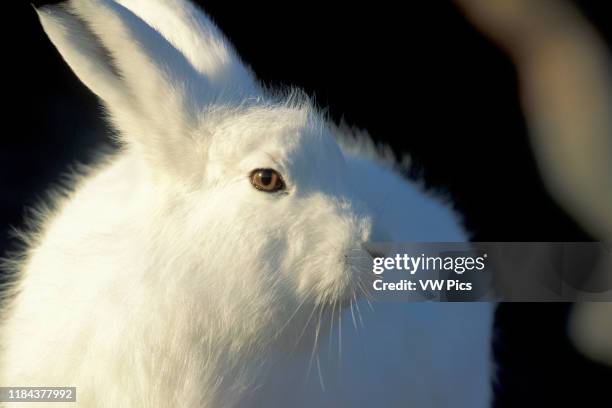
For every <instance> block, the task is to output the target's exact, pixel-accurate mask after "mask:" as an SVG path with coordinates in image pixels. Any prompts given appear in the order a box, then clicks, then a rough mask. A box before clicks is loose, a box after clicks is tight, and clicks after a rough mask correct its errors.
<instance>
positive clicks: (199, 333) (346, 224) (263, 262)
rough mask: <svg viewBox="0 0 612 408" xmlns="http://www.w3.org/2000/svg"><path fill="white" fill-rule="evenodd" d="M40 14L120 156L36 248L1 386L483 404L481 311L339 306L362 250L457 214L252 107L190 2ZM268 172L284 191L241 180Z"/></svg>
mask: <svg viewBox="0 0 612 408" xmlns="http://www.w3.org/2000/svg"><path fill="white" fill-rule="evenodd" d="M119 3H120V4H119ZM38 12H39V15H40V19H41V22H42V24H43V27H44V28H45V31H46V32H47V34H48V35H49V37H50V38H51V40H52V41H53V43H54V44H55V45H56V46H57V48H58V50H59V51H60V53H61V54H62V56H63V57H64V59H65V60H66V62H67V63H68V64H69V65H70V66H71V67H72V69H73V70H74V72H75V73H76V74H77V75H78V76H79V78H80V79H81V80H82V81H83V82H84V83H85V84H86V85H87V86H88V87H89V88H90V89H92V90H93V91H94V92H95V93H96V94H97V95H98V96H99V97H100V98H101V99H102V100H103V102H104V103H105V106H106V108H107V109H108V112H109V116H110V120H111V121H112V123H113V124H114V126H115V128H116V129H117V132H118V136H119V138H120V140H121V141H122V142H123V143H124V147H123V149H122V150H121V151H120V152H119V153H118V154H115V155H112V156H109V157H107V158H106V159H105V160H104V161H102V162H101V163H100V164H99V165H98V166H95V167H94V168H92V169H90V170H89V171H87V172H85V173H84V174H83V175H82V176H81V177H80V178H79V179H78V181H77V182H76V183H75V186H74V188H73V189H71V190H70V192H68V193H67V196H66V197H64V198H63V199H58V200H57V203H56V204H57V207H56V209H55V210H54V211H48V212H47V213H46V214H45V216H44V217H43V218H42V219H41V222H40V225H39V233H38V234H36V235H34V236H32V238H31V239H30V243H29V250H28V252H27V257H26V259H25V260H24V261H23V262H22V263H21V264H20V267H19V270H18V271H17V273H18V282H17V284H16V285H15V287H14V291H15V295H14V298H13V299H12V301H11V304H10V308H9V309H8V314H7V316H6V317H5V321H4V324H3V327H2V371H1V373H0V383H1V384H3V385H16V386H28V385H29V386H76V387H77V388H78V390H77V399H78V402H79V404H78V405H79V406H83V407H174V406H186V407H231V406H272V407H274V406H278V407H284V406H304V407H310V406H412V407H442V406H444V407H446V406H454V407H470V408H472V407H485V406H488V404H489V401H490V395H491V394H490V390H489V388H490V387H489V383H490V381H491V379H490V362H489V360H490V355H489V354H490V343H491V327H492V311H493V306H492V305H489V304H478V303H473V304H430V303H428V304H425V303H421V304H416V303H413V304H405V303H377V304H375V305H374V308H373V310H370V309H369V307H368V305H367V303H366V302H365V301H364V300H363V299H361V298H356V297H355V298H353V295H354V294H359V286H358V283H357V282H359V281H362V280H365V279H367V276H368V270H367V265H368V262H367V260H368V259H370V258H369V256H370V255H369V254H368V253H367V252H366V251H364V249H363V248H362V244H363V243H365V242H368V241H376V240H393V241H397V242H402V241H403V242H406V241H461V240H464V239H465V235H464V233H463V232H462V231H461V229H460V228H459V226H458V224H457V222H456V220H455V217H454V215H453V214H452V211H451V210H449V209H448V208H447V207H446V206H444V205H442V204H439V203H438V202H437V201H436V200H434V199H433V198H431V197H429V196H428V195H426V194H425V193H424V192H423V191H421V190H420V189H418V188H416V187H414V186H411V185H409V184H407V183H406V182H405V181H404V180H403V179H401V178H400V177H399V176H398V175H396V173H395V172H394V171H393V169H392V168H391V167H390V166H389V165H388V160H387V161H385V160H376V159H377V158H380V157H381V156H379V155H375V154H373V153H374V151H373V150H372V149H370V148H367V146H370V145H371V142H367V139H365V138H364V137H363V136H361V139H360V142H359V143H357V144H356V143H355V142H351V141H350V136H346V135H339V134H337V133H338V129H336V128H333V127H331V126H329V125H328V124H327V123H326V122H325V120H324V119H323V118H322V117H321V116H320V115H319V114H318V113H317V112H316V111H314V110H313V109H312V108H311V107H310V106H309V105H308V103H306V102H304V101H301V102H300V101H299V100H298V101H297V102H296V101H295V98H294V99H293V100H292V99H291V98H290V99H289V102H287V101H285V102H283V101H279V99H278V98H277V97H272V96H269V95H265V94H264V93H263V92H262V91H261V90H260V88H259V87H258V86H257V84H256V82H255V81H254V79H253V78H252V76H251V74H250V73H249V70H248V69H247V68H245V67H244V66H243V65H242V64H241V63H240V61H239V60H238V58H237V57H236V55H235V53H234V51H233V50H232V49H231V47H230V46H229V45H228V44H227V43H226V42H225V40H224V39H223V38H222V37H221V35H220V34H219V31H218V30H217V29H216V28H215V27H214V26H213V25H212V23H211V22H210V21H209V20H208V19H207V17H206V16H204V15H203V14H202V13H201V12H200V11H198V10H197V9H196V8H195V7H193V6H191V5H190V4H187V3H185V2H184V1H181V0H155V1H153V0H148V1H147V2H146V3H145V2H144V1H143V0H121V1H117V2H114V1H110V0H71V1H69V2H68V5H67V6H66V7H64V8H62V7H53V8H43V9H41V10H39V11H38ZM298 99H299V98H298ZM334 133H336V134H335V135H334ZM334 136H336V137H337V138H339V140H340V141H341V142H342V143H341V144H342V145H344V146H349V145H352V146H357V145H359V146H362V147H363V146H365V147H366V148H361V149H348V148H344V149H341V148H340V147H339V146H338V144H337V142H336V141H335V138H334ZM266 167H271V168H275V169H276V170H278V171H279V172H280V173H281V174H282V175H283V177H284V179H285V182H286V184H287V193H286V194H282V193H280V194H267V193H263V192H261V191H258V190H256V189H254V188H253V187H252V186H251V184H250V182H249V180H248V174H249V172H250V171H251V170H253V169H256V168H266ZM364 260H365V261H364ZM341 304H342V305H343V307H342V309H341V307H340V305H341ZM357 309H359V312H360V313H361V319H362V320H363V326H361V322H357V323H358V325H357V326H358V329H357V330H356V329H355V327H354V324H353V319H352V317H353V315H354V314H357ZM312 316H314V317H312ZM311 317H312V318H311ZM361 319H358V318H356V320H361ZM340 338H341V341H340ZM328 345H329V347H328ZM340 349H341V353H340ZM313 350H314V352H313ZM19 406H25V405H19ZM58 406H60V405H58ZM68 406H72V405H70V404H68Z"/></svg>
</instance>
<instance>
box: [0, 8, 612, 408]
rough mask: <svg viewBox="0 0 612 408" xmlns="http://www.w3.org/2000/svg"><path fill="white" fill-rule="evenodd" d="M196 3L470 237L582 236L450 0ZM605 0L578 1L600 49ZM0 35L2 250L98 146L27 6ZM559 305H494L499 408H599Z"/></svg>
mask: <svg viewBox="0 0 612 408" xmlns="http://www.w3.org/2000/svg"><path fill="white" fill-rule="evenodd" d="M34 3H35V4H37V5H40V4H47V3H51V2H50V1H35V2H34ZM200 3H204V5H205V9H206V10H207V12H208V13H209V14H210V15H211V16H212V18H213V19H214V20H215V21H216V22H217V24H218V25H219V26H220V28H221V29H222V31H224V33H225V34H226V35H227V36H228V37H229V39H230V40H231V42H232V43H233V44H234V45H235V46H236V48H237V49H238V52H239V54H240V55H241V56H242V57H243V59H244V61H246V62H247V63H248V64H249V65H251V67H252V68H253V70H254V71H255V73H256V74H257V76H258V77H259V78H260V79H261V80H262V81H264V82H265V83H266V84H268V85H273V86H287V85H294V86H298V87H301V88H304V89H305V90H306V92H307V93H308V94H310V95H312V96H314V97H315V98H316V101H317V103H318V104H319V105H320V106H322V107H326V108H328V112H329V114H330V116H331V117H332V118H333V119H334V120H336V121H338V120H340V119H344V120H345V121H346V122H347V123H349V124H350V125H355V126H357V127H359V128H362V129H367V130H368V132H369V133H370V135H372V137H373V138H374V139H375V140H378V141H382V142H386V143H388V144H390V145H391V146H392V147H393V149H394V151H395V152H397V154H409V155H410V156H411V157H412V160H413V163H414V170H413V176H418V177H424V178H425V180H426V181H427V183H428V184H429V185H430V186H432V187H434V188H442V189H444V190H447V191H448V192H449V193H450V194H451V195H452V197H453V198H454V200H455V202H456V205H457V208H458V210H459V211H460V212H461V213H462V214H464V216H465V221H466V225H467V227H468V228H469V229H470V230H471V231H472V232H473V234H474V238H473V239H474V240H475V241H582V240H591V237H589V236H588V235H587V234H586V233H585V232H584V231H582V230H581V229H580V228H579V227H578V226H577V225H576V224H575V223H574V222H573V221H572V220H571V219H570V218H569V217H568V216H567V215H566V214H565V213H564V211H562V210H561V209H560V208H559V207H558V206H557V205H556V204H555V203H554V202H553V201H552V200H551V198H550V197H549V195H548V194H547V193H546V191H545V189H544V187H543V185H542V182H541V180H540V178H539V176H538V173H537V168H536V165H535V162H534V159H533V157H532V154H531V151H530V148H529V144H528V139H527V135H526V131H525V123H524V119H523V117H522V114H521V111H520V107H519V104H518V95H517V90H516V89H517V86H516V84H517V79H516V73H515V71H514V68H513V66H512V64H511V63H510V62H509V60H508V59H507V58H506V57H505V55H504V54H503V53H502V52H501V51H499V50H498V49H497V48H496V47H495V46H494V45H492V44H491V43H489V42H488V41H487V40H486V39H484V38H483V37H482V36H481V35H480V34H479V33H478V32H476V30H475V29H473V28H472V27H471V26H470V25H469V24H468V23H467V22H466V21H465V20H464V19H463V17H462V16H461V14H460V13H459V12H458V11H457V10H456V9H455V8H454V6H453V5H452V4H451V3H450V2H449V1H447V0H429V1H422V2H410V3H400V2H397V3H396V4H384V3H382V2H364V3H359V2H350V3H349V2H347V3H340V2H336V3H334V4H333V5H332V4H330V2H328V1H322V0H313V1H308V2H304V3H302V2H287V1H285V2H282V1H279V2H265V3H263V2H235V1H228V0H225V1H211V2H209V1H206V2H200ZM605 3H606V2H604V1H597V0H589V1H580V2H577V4H578V5H579V6H580V7H581V8H582V9H583V11H584V12H585V13H586V14H587V16H588V17H589V18H590V19H591V21H592V22H593V23H594V24H595V26H596V27H597V28H598V29H599V30H600V32H601V33H602V35H603V36H604V37H605V38H606V40H607V41H608V43H609V44H610V39H612V31H611V30H610V29H606V24H605V23H606V21H609V19H610V17H612V12H608V11H607V10H606V9H605V8H604V5H605ZM406 5H409V7H408V8H406ZM3 29H5V30H7V31H8V34H7V35H5V38H6V40H5V44H4V52H3V54H4V62H3V65H4V68H5V71H8V74H6V75H5V76H4V78H5V81H6V83H5V84H4V89H5V100H6V101H8V105H9V109H8V111H5V112H8V114H7V115H6V117H5V118H4V120H5V129H6V130H5V132H4V134H3V136H2V138H1V140H0V254H2V253H4V252H5V251H7V250H9V249H14V248H15V243H14V241H13V240H12V239H10V237H9V235H8V234H7V232H8V231H9V227H10V226H16V227H19V226H22V225H23V214H24V209H25V208H27V207H28V206H32V205H34V204H36V203H37V202H38V201H39V200H41V199H42V197H44V195H43V193H44V191H45V190H46V189H47V188H48V187H49V186H50V185H51V183H55V182H57V181H58V180H59V179H60V175H61V174H62V173H63V172H65V171H66V170H68V169H69V168H70V165H71V164H74V163H75V162H76V161H79V162H87V161H88V160H90V159H91V157H93V155H94V152H95V150H96V147H97V146H99V145H100V144H102V143H108V142H109V141H108V137H107V135H106V133H105V126H106V125H105V124H104V123H103V122H102V121H101V120H100V116H101V115H100V109H99V105H98V102H97V100H96V98H95V97H94V96H93V95H92V94H91V93H90V92H89V91H88V90H87V89H86V88H84V87H83V86H82V85H81V84H80V83H79V82H78V80H77V79H76V77H75V76H74V75H73V74H72V73H71V72H70V70H69V69H68V67H67V66H66V65H65V64H64V63H63V62H62V60H61V58H60V57H59V54H58V53H57V52H56V51H55V49H54V48H53V46H52V45H51V43H50V42H49V41H48V40H47V38H46V37H45V35H44V33H43V31H42V29H41V27H40V25H39V23H38V21H37V18H36V15H35V13H34V10H33V9H32V7H31V6H30V4H29V2H28V1H23V2H22V1H21V0H18V1H14V0H13V1H12V2H11V5H10V7H8V9H7V13H6V15H5V27H3ZM568 310H569V305H566V304H503V305H501V306H500V308H499V311H498V313H497V323H496V334H497V341H496V358H497V364H498V366H499V375H498V383H497V384H496V386H495V387H496V395H497V397H496V400H497V401H496V406H497V407H529V406H534V407H537V406H552V405H559V406H571V405H575V406H585V407H586V406H604V405H605V404H604V401H608V403H609V402H610V401H611V400H612V397H609V395H610V394H609V388H607V387H610V385H612V371H611V370H610V369H606V368H604V367H602V366H598V365H596V364H594V363H591V362H589V361H587V360H586V359H584V358H582V357H581V356H580V355H578V354H577V353H576V352H575V350H574V349H573V348H572V346H571V345H570V343H569V342H568V341H567V338H566V333H565V330H566V321H567V313H568ZM450 346H452V345H449V347H450ZM457 352H461V351H460V350H457ZM457 375H461V373H457ZM606 396H607V398H605V397H606ZM608 406H609V405H608Z"/></svg>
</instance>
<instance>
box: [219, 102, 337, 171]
mask: <svg viewBox="0 0 612 408" xmlns="http://www.w3.org/2000/svg"><path fill="white" fill-rule="evenodd" d="M212 133H213V137H212V141H211V145H210V154H211V156H212V157H215V158H224V159H230V158H232V159H236V160H240V159H241V158H242V157H245V156H247V155H252V154H257V153H260V154H266V155H272V156H276V157H277V158H278V159H279V160H283V161H284V160H289V161H299V160H301V159H309V160H317V159H324V160H326V161H327V160H342V158H341V157H339V156H341V155H342V154H341V152H340V149H339V147H338V145H337V144H336V142H335V140H334V139H333V137H332V136H331V134H330V132H329V130H328V128H327V126H326V123H325V121H324V120H323V119H321V118H319V117H317V116H316V115H314V114H312V113H311V112H308V111H306V110H305V109H296V108H287V107H276V108H258V109H250V110H246V111H243V112H236V113H233V114H230V115H225V116H224V117H223V118H222V119H220V120H218V121H217V123H216V124H215V126H214V130H213V132H212Z"/></svg>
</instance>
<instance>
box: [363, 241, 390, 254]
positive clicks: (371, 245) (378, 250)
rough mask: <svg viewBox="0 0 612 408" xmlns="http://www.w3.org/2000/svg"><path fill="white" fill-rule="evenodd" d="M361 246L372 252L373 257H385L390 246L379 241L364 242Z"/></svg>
mask: <svg viewBox="0 0 612 408" xmlns="http://www.w3.org/2000/svg"><path fill="white" fill-rule="evenodd" d="M361 247H362V248H363V249H364V250H365V251H366V252H367V253H369V254H370V256H371V257H372V258H384V257H385V256H387V254H388V253H389V248H387V247H386V245H385V244H381V243H379V242H364V243H362V244H361Z"/></svg>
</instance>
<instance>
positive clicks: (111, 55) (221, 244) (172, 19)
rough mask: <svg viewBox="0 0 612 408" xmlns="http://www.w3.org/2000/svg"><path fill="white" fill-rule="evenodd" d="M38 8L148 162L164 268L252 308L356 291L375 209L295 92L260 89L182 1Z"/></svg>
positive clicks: (129, 146) (87, 1) (336, 298)
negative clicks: (269, 92) (267, 93)
mask: <svg viewBox="0 0 612 408" xmlns="http://www.w3.org/2000/svg"><path fill="white" fill-rule="evenodd" d="M39 15H40V18H41V21H42V24H43V26H44V29H45V31H46V32H47V34H48V35H49V37H50V38H51V40H52V41H53V43H54V44H55V45H56V47H57V48H58V50H59V51H60V53H61V54H62V56H63V58H64V59H65V60H66V62H67V63H68V64H69V65H70V66H71V68H72V69H73V70H74V72H75V73H76V74H77V76H78V77H79V78H80V79H81V80H82V81H83V82H84V83H85V84H86V85H87V86H88V87H89V88H90V89H91V90H92V91H93V92H94V93H96V94H97V95H98V96H99V97H100V98H101V100H102V101H103V102H104V105H105V108H106V109H107V111H108V112H109V117H110V119H111V121H112V123H113V125H114V126H115V128H116V129H117V131H118V134H119V137H120V140H121V141H122V142H123V143H124V145H125V150H126V151H127V152H126V154H129V155H130V157H133V158H134V160H136V161H138V162H140V163H142V167H143V168H144V169H146V174H147V177H145V178H143V181H142V182H143V183H150V185H151V188H150V189H149V191H152V192H153V193H152V195H151V197H150V199H147V200H142V201H143V207H147V208H146V210H145V209H144V208H143V211H146V212H147V214H148V217H149V218H148V219H149V222H150V224H151V226H149V230H148V231H149V232H150V234H148V236H151V239H152V240H154V248H155V252H156V254H154V255H153V256H157V257H161V258H163V259H164V260H163V261H160V262H159V265H160V268H161V267H162V266H163V265H165V268H166V269H172V270H173V274H174V276H173V279H175V280H176V279H178V278H177V277H178V276H181V277H183V278H185V277H188V279H189V281H190V284H191V285H193V287H207V288H208V289H210V291H209V292H210V293H218V294H219V295H220V296H221V297H225V298H226V299H227V304H231V305H232V307H237V306H236V304H237V303H236V302H235V301H233V300H232V296H234V297H241V296H242V297H250V298H251V302H250V303H249V304H250V305H251V306H253V308H254V310H255V309H256V310H258V311H261V308H258V306H259V305H264V306H265V307H266V308H267V309H268V311H269V312H274V311H275V310H277V311H281V312H284V311H290V310H294V309H295V306H297V305H299V304H303V303H305V302H306V303H311V304H315V305H316V304H337V303H340V302H343V301H346V300H348V299H349V298H351V297H352V296H353V295H354V293H355V292H356V291H358V290H359V289H358V287H359V285H360V283H359V281H360V279H363V278H365V276H367V274H366V270H367V268H368V265H369V263H370V262H371V256H370V254H369V253H368V251H366V250H364V244H365V243H366V242H367V241H369V240H371V239H372V235H373V228H374V227H373V223H372V218H371V216H370V215H369V214H368V212H367V211H368V210H367V208H366V207H365V205H364V204H362V203H363V201H362V200H361V198H360V196H359V193H358V186H356V185H355V183H352V182H351V179H350V178H349V174H348V171H347V168H346V163H345V158H344V156H343V154H342V152H341V150H340V149H339V147H338V145H337V144H336V141H335V140H334V138H333V137H332V135H331V131H330V128H329V127H328V126H327V124H326V122H325V121H324V120H323V118H322V117H321V116H320V115H319V114H318V113H317V112H316V111H314V110H313V109H312V108H311V107H310V106H309V105H308V104H307V103H305V102H304V100H303V99H304V98H299V97H295V96H294V97H289V98H285V99H284V100H280V99H279V98H274V97H268V96H265V94H264V92H263V90H262V89H261V88H260V87H259V86H258V85H257V83H256V82H255V81H254V79H253V77H252V75H251V73H250V72H249V70H248V69H247V68H246V67H245V66H244V65H243V64H242V63H241V62H240V60H239V59H238V57H237V56H236V54H235V53H234V51H233V50H232V49H231V48H230V47H229V45H228V44H227V42H226V41H225V39H224V38H223V37H222V35H221V34H220V33H219V32H218V30H217V29H216V27H214V26H213V25H212V24H211V23H210V21H209V20H208V19H207V18H206V17H205V16H204V15H203V14H202V13H201V12H200V11H199V10H197V9H196V8H195V7H193V6H191V5H190V4H188V3H185V2H183V1H182V0H155V1H153V0H146V1H145V0H117V1H112V0H70V1H68V2H66V3H64V5H63V6H60V7H53V8H43V9H42V10H39ZM213 296H214V295H213ZM241 305H242V306H241V307H242V308H244V302H243V303H241ZM262 307H263V306H262ZM304 309H305V310H306V309H307V308H304ZM308 310H311V309H308ZM243 312H244V310H243ZM258 316H260V315H258Z"/></svg>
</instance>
